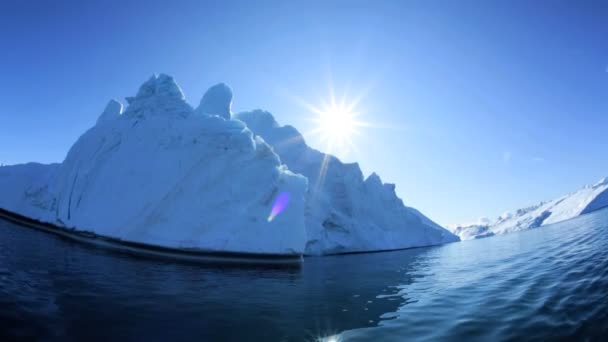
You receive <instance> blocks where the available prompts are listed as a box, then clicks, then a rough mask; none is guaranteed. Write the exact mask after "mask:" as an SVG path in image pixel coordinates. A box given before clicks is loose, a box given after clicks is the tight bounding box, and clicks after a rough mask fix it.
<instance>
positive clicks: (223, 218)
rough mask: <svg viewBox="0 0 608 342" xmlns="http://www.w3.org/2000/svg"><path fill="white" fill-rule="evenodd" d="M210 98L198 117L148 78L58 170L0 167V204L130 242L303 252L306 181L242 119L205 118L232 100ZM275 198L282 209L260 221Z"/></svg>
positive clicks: (165, 82) (163, 80) (158, 79)
mask: <svg viewBox="0 0 608 342" xmlns="http://www.w3.org/2000/svg"><path fill="white" fill-rule="evenodd" d="M212 95H213V96H205V97H204V98H206V100H205V106H207V107H206V108H207V109H206V110H197V111H196V113H195V111H194V109H193V108H192V107H191V106H190V105H188V104H187V103H186V101H185V99H184V95H183V93H182V91H181V89H180V88H179V87H178V86H177V84H176V83H175V82H174V81H173V79H172V78H171V77H169V76H166V75H160V76H154V77H152V78H151V79H150V80H149V81H147V82H146V83H144V84H143V85H142V86H141V88H140V89H139V92H138V93H137V96H135V97H133V98H128V99H127V101H128V102H129V105H128V107H127V108H126V110H125V112H124V113H121V111H122V106H121V105H120V104H119V103H118V102H115V101H111V102H110V103H109V104H108V107H107V108H106V110H105V111H104V112H103V114H102V115H101V116H100V118H99V120H98V122H97V124H96V125H95V126H94V127H93V128H91V129H90V130H88V131H87V132H86V133H84V134H83V135H82V136H81V137H80V138H79V139H78V141H77V142H76V143H75V144H74V145H73V146H72V148H71V149H70V151H69V153H68V155H67V157H66V159H65V161H64V162H63V163H62V164H61V165H50V166H42V165H38V164H28V165H20V166H11V167H3V168H0V182H1V183H0V184H1V185H2V189H3V193H2V195H1V196H0V198H1V199H0V206H1V207H2V208H4V209H7V210H10V211H14V212H17V213H20V214H24V215H26V216H29V217H33V218H36V219H41V220H43V221H47V222H51V223H54V224H59V225H63V226H66V227H75V228H76V229H85V230H90V231H93V232H95V233H98V234H101V235H106V236H110V237H115V238H121V239H124V240H128V241H137V242H144V243H150V244H156V245H161V246H168V247H184V248H198V249H202V250H208V251H230V252H249V253H279V254H299V253H302V252H303V251H304V247H305V245H306V231H305V227H304V199H305V192H306V188H307V180H306V178H305V177H303V176H300V175H295V174H293V173H291V172H290V171H288V170H287V169H286V168H285V167H284V166H282V165H281V163H280V160H279V158H278V156H277V155H276V154H275V153H273V152H272V150H271V148H270V147H269V146H268V145H267V144H266V143H264V142H263V141H262V140H261V139H259V138H255V137H254V136H253V134H252V133H251V131H249V130H248V129H247V127H246V126H245V125H244V124H243V123H242V122H240V121H236V120H230V118H229V117H228V118H226V117H225V115H222V114H223V113H213V112H210V111H209V108H210V109H211V110H214V109H218V108H219V109H222V108H225V103H223V102H225V101H226V100H227V101H228V103H229V102H230V98H228V99H226V98H225V97H222V96H219V97H218V96H216V95H214V94H212ZM220 95H222V94H220ZM224 95H225V94H224ZM214 100H216V101H220V102H222V103H213V101H214ZM203 109H205V108H203ZM228 109H229V107H228ZM212 114H218V115H220V116H218V115H212ZM224 114H225V113H224ZM7 185H10V186H8V189H10V191H5V189H7V188H6V186H7ZM282 193H287V194H288V195H289V203H288V205H287V206H286V208H285V210H284V211H283V212H282V213H280V214H279V215H278V216H277V217H276V218H275V219H274V220H272V221H269V220H267V218H268V215H269V213H270V211H271V208H272V206H273V202H274V200H275V198H277V196H279V195H280V194H282Z"/></svg>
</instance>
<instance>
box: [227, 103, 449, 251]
mask: <svg viewBox="0 0 608 342" xmlns="http://www.w3.org/2000/svg"><path fill="white" fill-rule="evenodd" d="M235 116H236V118H237V119H239V120H241V121H243V122H245V123H246V124H247V126H248V127H249V129H251V130H252V131H253V132H254V133H255V134H256V135H259V136H261V137H262V138H263V139H264V140H265V141H266V142H267V143H269V144H270V145H271V146H273V149H274V151H275V152H276V153H277V154H278V155H279V156H280V157H281V161H282V162H283V163H285V164H286V165H287V167H289V169H290V170H292V171H294V172H297V173H301V174H303V175H305V176H306V177H307V178H308V180H309V191H308V196H307V201H306V229H307V232H308V243H307V246H306V252H307V253H308V254H330V253H344V252H361V251H373V250H388V249H398V248H407V247H416V246H427V245H435V244H441V243H447V242H453V241H458V237H456V236H455V235H453V234H451V233H450V232H449V231H447V230H445V229H443V228H442V227H440V226H439V225H437V224H436V223H434V222H433V221H431V220H429V219H428V218H427V217H425V216H424V215H422V214H421V213H420V212H419V211H417V210H415V209H413V208H408V207H406V206H404V205H403V202H402V201H401V199H399V198H398V197H397V195H396V194H395V185H394V184H383V183H382V181H381V180H380V177H379V176H378V175H376V174H375V173H374V174H372V175H370V176H369V177H367V178H366V179H364V177H363V174H362V172H361V169H360V168H359V166H358V165H357V164H356V163H353V164H346V163H342V162H341V161H340V160H338V159H337V158H336V157H334V156H331V155H328V154H324V153H321V152H319V151H317V150H314V149H312V148H310V147H308V145H306V143H305V141H304V139H303V137H302V135H301V134H300V133H299V132H298V131H297V130H296V129H295V128H294V127H292V126H279V124H278V123H277V122H276V121H275V119H274V117H273V116H272V114H270V113H268V112H265V111H261V110H255V111H252V112H244V113H238V114H236V115H235Z"/></svg>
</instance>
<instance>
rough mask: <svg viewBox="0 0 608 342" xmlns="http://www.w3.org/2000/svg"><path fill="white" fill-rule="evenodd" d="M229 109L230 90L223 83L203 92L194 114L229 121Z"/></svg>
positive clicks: (230, 104) (230, 101) (230, 102)
mask: <svg viewBox="0 0 608 342" xmlns="http://www.w3.org/2000/svg"><path fill="white" fill-rule="evenodd" d="M231 107H232V89H230V87H229V86H227V85H226V84H225V83H218V84H216V85H214V86H213V87H211V88H209V89H208V90H207V91H206V92H205V94H204V95H203V98H202V99H201V103H200V105H199V106H198V108H197V109H196V113H197V114H204V115H218V116H221V117H223V118H224V119H230V115H231Z"/></svg>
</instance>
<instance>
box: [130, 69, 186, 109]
mask: <svg viewBox="0 0 608 342" xmlns="http://www.w3.org/2000/svg"><path fill="white" fill-rule="evenodd" d="M126 100H127V102H128V103H129V107H127V110H126V111H125V114H127V115H137V116H141V115H147V114H146V113H159V112H161V113H165V112H172V113H177V114H179V115H181V116H186V115H188V114H190V112H191V111H192V108H191V107H190V106H189V105H188V104H187V103H186V99H185V96H184V92H183V91H182V89H181V88H180V87H179V85H177V83H176V82H175V80H174V79H173V77H171V76H169V75H166V74H159V75H153V76H152V77H150V79H148V80H147V81H146V82H144V84H142V85H141V86H140V87H139V91H138V92H137V95H136V96H135V97H127V98H126Z"/></svg>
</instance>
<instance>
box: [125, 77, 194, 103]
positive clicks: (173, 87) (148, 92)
mask: <svg viewBox="0 0 608 342" xmlns="http://www.w3.org/2000/svg"><path fill="white" fill-rule="evenodd" d="M154 96H159V97H168V98H175V99H180V100H184V99H185V96H184V93H183V92H182V89H181V88H180V87H179V85H177V83H176V82H175V80H174V79H173V77H171V76H169V75H166V74H160V75H152V77H150V79H148V80H147V81H146V82H144V84H142V85H141V86H140V87H139V91H138V92H137V96H135V99H134V100H137V99H143V98H149V97H154ZM129 103H131V101H129Z"/></svg>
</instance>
